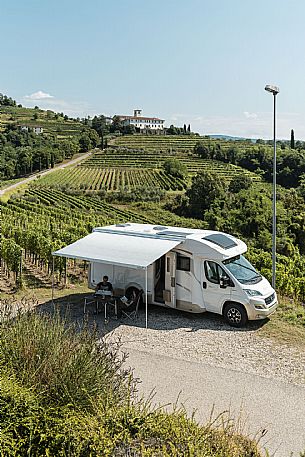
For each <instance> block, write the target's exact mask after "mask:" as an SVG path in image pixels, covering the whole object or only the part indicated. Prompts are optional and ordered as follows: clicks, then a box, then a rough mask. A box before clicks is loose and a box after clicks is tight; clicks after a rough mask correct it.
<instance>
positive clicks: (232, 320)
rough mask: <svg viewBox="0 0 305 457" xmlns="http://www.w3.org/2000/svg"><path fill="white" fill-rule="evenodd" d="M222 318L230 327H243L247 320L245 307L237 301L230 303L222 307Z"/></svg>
mask: <svg viewBox="0 0 305 457" xmlns="http://www.w3.org/2000/svg"><path fill="white" fill-rule="evenodd" d="M223 314H224V318H225V320H226V321H227V322H228V324H229V325H231V326H232V327H244V326H245V325H246V323H247V321H248V316H247V312H246V310H245V308H244V307H243V306H242V305H239V304H238V303H230V304H229V305H227V306H226V307H225V309H224V313H223Z"/></svg>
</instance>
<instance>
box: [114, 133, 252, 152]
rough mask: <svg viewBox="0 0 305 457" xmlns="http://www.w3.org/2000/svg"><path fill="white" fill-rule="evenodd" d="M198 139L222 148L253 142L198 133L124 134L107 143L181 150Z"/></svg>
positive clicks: (245, 146)
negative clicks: (229, 139) (223, 138)
mask: <svg viewBox="0 0 305 457" xmlns="http://www.w3.org/2000/svg"><path fill="white" fill-rule="evenodd" d="M198 141H200V142H202V143H207V144H215V145H216V144H219V145H220V146H221V148H222V149H223V150H227V149H229V148H230V147H232V146H237V147H242V148H243V149H246V150H247V149H251V148H253V143H251V142H249V141H245V140H236V141H228V140H221V139H214V138H210V137H208V136H199V135H143V134H139V135H124V136H120V137H117V138H114V139H112V140H110V142H109V145H113V146H122V147H126V148H130V149H143V150H145V151H162V152H171V151H172V152H175V151H176V152H181V151H182V152H183V151H193V149H194V146H195V145H196V143H197V142H198Z"/></svg>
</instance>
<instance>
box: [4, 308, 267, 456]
mask: <svg viewBox="0 0 305 457" xmlns="http://www.w3.org/2000/svg"><path fill="white" fill-rule="evenodd" d="M2 317H3V316H2ZM6 317H9V316H8V315H6ZM118 349H119V348H118V346H115V347H114V346H111V347H110V346H108V345H107V344H106V343H105V342H103V341H101V342H100V343H99V344H98V345H97V343H96V334H95V332H94V331H92V330H90V329H89V328H88V326H87V325H84V326H83V327H76V326H75V325H73V324H71V323H70V322H69V321H68V320H65V319H62V318H60V317H59V316H58V315H57V314H55V315H46V314H44V315H43V314H39V313H20V314H19V315H17V317H16V318H15V319H14V320H6V321H4V322H3V323H2V326H1V327H0V358H1V364H0V427H1V434H0V448H1V454H2V455H3V456H4V455H5V456H8V457H10V456H17V455H18V456H27V455H31V456H32V457H38V456H50V457H51V456H55V455H56V456H62V457H64V456H65V457H68V456H73V457H85V456H91V457H94V456H96V457H97V456H101V455H103V456H105V457H107V456H109V457H110V456H118V457H119V456H124V455H134V456H144V457H151V456H162V457H167V456H168V457H170V456H181V457H184V456H195V455H196V456H201V457H260V456H261V454H260V452H259V450H258V448H257V445H256V444H255V442H253V441H251V440H250V439H248V438H247V437H245V436H243V435H242V434H241V433H240V432H239V431H237V429H236V427H235V425H234V422H233V421H231V420H230V419H228V418H226V417H225V416H220V417H219V418H218V420H216V421H214V422H210V423H207V424H206V425H204V426H199V425H198V424H197V423H196V422H195V421H194V419H193V418H188V417H187V415H186V413H185V411H184V410H178V409H176V410H174V411H173V412H172V413H167V412H165V411H163V410H162V409H153V408H151V405H150V403H149V402H145V401H143V400H142V401H139V400H137V399H136V397H135V395H134V387H135V383H134V382H133V380H132V376H131V373H130V371H129V370H126V369H125V368H124V367H123V361H122V360H121V359H119V357H118Z"/></svg>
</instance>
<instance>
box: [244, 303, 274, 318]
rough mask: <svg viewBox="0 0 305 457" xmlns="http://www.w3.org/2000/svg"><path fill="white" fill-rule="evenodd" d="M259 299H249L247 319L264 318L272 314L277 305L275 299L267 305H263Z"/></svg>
mask: <svg viewBox="0 0 305 457" xmlns="http://www.w3.org/2000/svg"><path fill="white" fill-rule="evenodd" d="M260 302H261V300H255V299H251V300H250V304H249V308H248V318H249V320H259V319H266V317H268V316H270V315H271V314H273V313H274V312H275V310H276V308H277V306H278V301H277V299H275V300H274V302H273V303H271V304H270V305H269V306H268V307H263V303H260Z"/></svg>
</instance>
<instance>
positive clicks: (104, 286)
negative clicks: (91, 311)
mask: <svg viewBox="0 0 305 457" xmlns="http://www.w3.org/2000/svg"><path fill="white" fill-rule="evenodd" d="M98 290H104V291H107V292H112V291H113V287H112V284H111V282H109V281H108V276H106V275H105V276H103V281H101V282H99V283H98V284H97V285H96V288H95V292H97V291H98Z"/></svg>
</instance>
